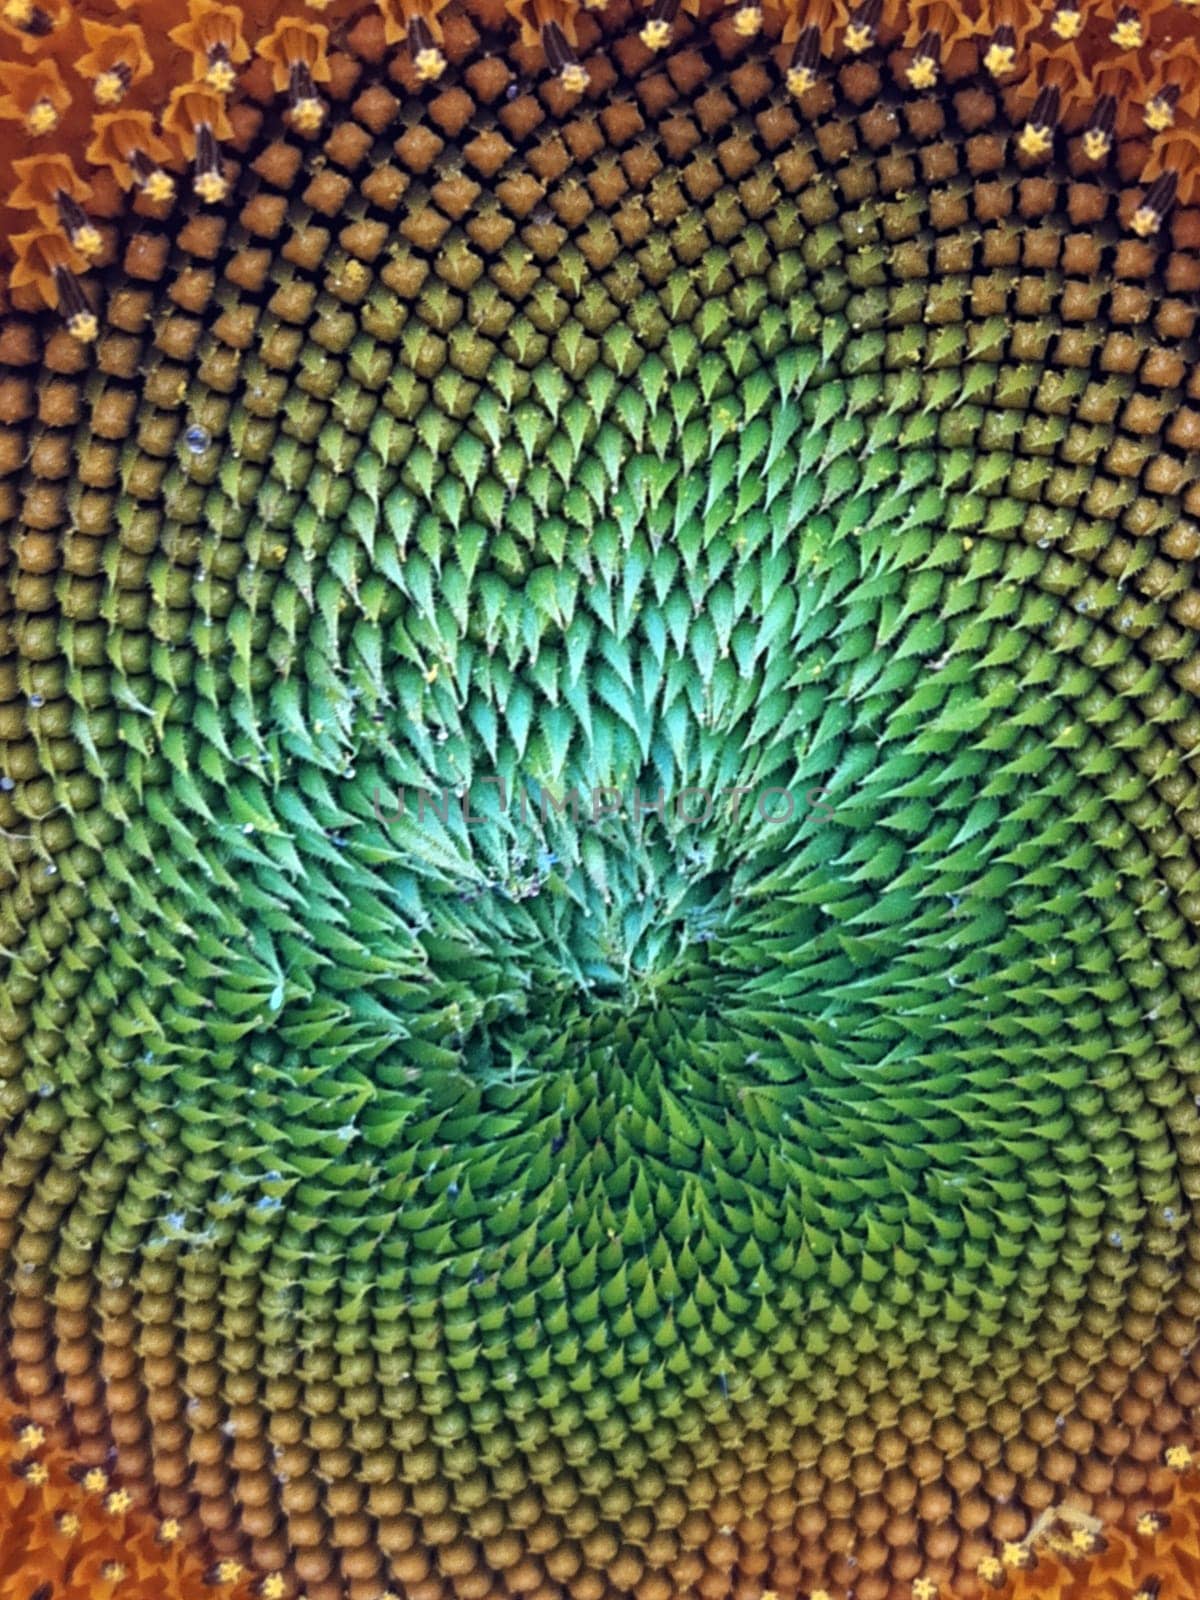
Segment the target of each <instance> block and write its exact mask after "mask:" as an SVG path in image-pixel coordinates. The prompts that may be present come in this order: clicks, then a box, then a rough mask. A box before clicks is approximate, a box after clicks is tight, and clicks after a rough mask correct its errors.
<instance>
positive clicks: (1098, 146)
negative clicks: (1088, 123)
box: [1083, 128, 1112, 161]
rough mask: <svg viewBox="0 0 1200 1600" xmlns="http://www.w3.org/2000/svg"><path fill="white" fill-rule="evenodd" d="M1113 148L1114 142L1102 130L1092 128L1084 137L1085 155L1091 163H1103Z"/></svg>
mask: <svg viewBox="0 0 1200 1600" xmlns="http://www.w3.org/2000/svg"><path fill="white" fill-rule="evenodd" d="M1111 147H1112V140H1111V139H1110V138H1109V136H1108V134H1107V133H1105V132H1104V131H1103V129H1101V128H1090V129H1089V130H1088V131H1087V133H1085V134H1084V136H1083V153H1084V155H1085V156H1086V157H1087V158H1088V160H1089V161H1103V160H1104V158H1105V156H1106V155H1107V154H1108V152H1109V150H1110V149H1111Z"/></svg>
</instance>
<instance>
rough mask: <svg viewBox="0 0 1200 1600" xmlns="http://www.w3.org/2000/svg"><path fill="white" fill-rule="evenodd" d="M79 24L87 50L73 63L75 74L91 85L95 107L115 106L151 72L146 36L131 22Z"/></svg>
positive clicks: (152, 63) (87, 20) (151, 63)
mask: <svg viewBox="0 0 1200 1600" xmlns="http://www.w3.org/2000/svg"><path fill="white" fill-rule="evenodd" d="M81 23H82V27H83V37H84V40H85V41H86V43H87V47H88V48H87V50H86V52H85V53H84V54H83V55H81V56H80V57H78V59H77V60H76V61H75V63H74V65H75V70H76V72H77V73H78V74H79V76H80V77H81V78H87V79H89V80H90V81H91V85H92V93H93V94H94V95H95V97H96V104H97V105H100V106H115V105H117V104H118V103H119V102H120V101H121V100H123V99H124V98H125V96H126V95H127V94H128V93H129V91H130V89H131V88H132V87H133V85H134V84H135V83H139V82H140V81H141V80H142V79H143V78H147V77H149V75H150V74H151V72H153V71H154V62H153V61H152V60H151V58H150V52H149V51H148V50H147V49H146V36H145V34H144V33H143V32H142V30H141V29H140V28H139V27H138V26H137V24H136V23H134V22H125V23H121V24H120V25H119V26H118V27H112V26H110V25H109V24H108V23H107V22H92V21H90V20H89V19H88V18H87V17H83V18H81Z"/></svg>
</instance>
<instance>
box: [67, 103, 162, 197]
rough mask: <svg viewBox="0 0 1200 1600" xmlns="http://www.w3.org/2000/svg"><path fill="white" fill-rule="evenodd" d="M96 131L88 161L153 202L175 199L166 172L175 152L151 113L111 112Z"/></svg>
mask: <svg viewBox="0 0 1200 1600" xmlns="http://www.w3.org/2000/svg"><path fill="white" fill-rule="evenodd" d="M92 127H93V129H94V130H95V131H94V137H93V139H92V142H91V144H90V145H89V146H88V148H87V159H88V160H89V161H90V162H91V163H92V165H93V166H94V167H105V168H107V169H108V171H109V172H111V173H112V174H113V176H114V177H115V178H116V180H117V182H118V183H119V184H120V185H121V187H122V189H140V190H141V191H142V192H143V193H144V194H145V195H146V197H147V198H148V199H150V200H154V201H157V202H164V201H168V200H171V199H173V198H174V194H175V180H174V178H172V177H171V175H170V173H169V172H164V171H163V168H162V163H163V162H164V161H168V160H170V156H171V151H170V149H169V147H168V146H167V144H166V143H165V142H164V141H163V140H162V139H160V138H159V136H158V134H157V133H156V132H155V131H154V119H153V117H152V116H151V115H150V113H149V112H148V111H110V112H107V113H105V114H104V115H103V116H99V117H96V118H95V119H94V121H93V123H92Z"/></svg>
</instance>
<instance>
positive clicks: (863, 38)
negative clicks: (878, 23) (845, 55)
mask: <svg viewBox="0 0 1200 1600" xmlns="http://www.w3.org/2000/svg"><path fill="white" fill-rule="evenodd" d="M874 43H875V35H874V33H873V32H872V30H871V29H870V28H867V27H864V26H863V24H862V23H860V22H852V23H851V24H850V26H849V27H848V28H847V29H846V49H847V50H849V51H850V52H851V54H852V55H856V56H860V55H862V53H863V51H864V50H869V49H870V48H871V46H872V45H873V44H874Z"/></svg>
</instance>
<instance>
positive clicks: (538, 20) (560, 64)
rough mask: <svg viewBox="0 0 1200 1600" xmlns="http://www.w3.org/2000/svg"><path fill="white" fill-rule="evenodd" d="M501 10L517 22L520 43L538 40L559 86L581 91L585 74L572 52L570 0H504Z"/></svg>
mask: <svg viewBox="0 0 1200 1600" xmlns="http://www.w3.org/2000/svg"><path fill="white" fill-rule="evenodd" d="M505 10H506V11H507V12H508V13H509V15H510V16H512V17H515V18H516V20H517V22H518V23H519V24H520V27H521V42H522V44H525V45H528V46H530V47H533V46H536V45H539V44H540V45H541V47H542V53H543V54H544V55H545V57H546V65H547V66H548V67H549V68H550V71H551V72H553V73H554V74H555V76H556V77H557V78H558V80H559V82H560V83H561V84H562V86H563V88H564V89H567V90H569V91H570V92H571V93H573V94H582V92H583V91H584V89H586V88H587V86H588V74H587V69H586V68H585V67H584V66H583V65H582V64H581V62H580V60H579V57H578V55H577V54H576V50H577V49H578V46H579V38H578V35H577V33H576V30H575V24H576V19H577V15H578V12H577V8H576V7H575V6H574V5H572V4H571V3H570V0H505Z"/></svg>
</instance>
